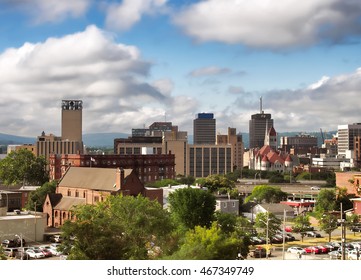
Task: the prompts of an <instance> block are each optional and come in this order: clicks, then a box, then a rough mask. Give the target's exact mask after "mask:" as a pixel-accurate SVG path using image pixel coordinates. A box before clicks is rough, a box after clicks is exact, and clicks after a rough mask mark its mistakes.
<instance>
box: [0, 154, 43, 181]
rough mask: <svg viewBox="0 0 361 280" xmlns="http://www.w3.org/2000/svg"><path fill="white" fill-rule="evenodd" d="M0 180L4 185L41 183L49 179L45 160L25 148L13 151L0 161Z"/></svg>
mask: <svg viewBox="0 0 361 280" xmlns="http://www.w3.org/2000/svg"><path fill="white" fill-rule="evenodd" d="M0 180H1V181H2V182H3V183H4V184H5V185H18V184H23V185H42V184H44V183H45V182H47V181H49V175H48V172H47V171H46V160H45V158H44V157H36V156H34V154H33V153H32V152H30V151H28V150H26V149H20V150H18V151H13V152H11V153H10V154H8V155H7V157H6V158H4V159H3V160H1V161H0Z"/></svg>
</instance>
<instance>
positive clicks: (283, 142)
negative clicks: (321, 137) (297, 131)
mask: <svg viewBox="0 0 361 280" xmlns="http://www.w3.org/2000/svg"><path fill="white" fill-rule="evenodd" d="M317 145H318V143H317V137H315V136H311V135H307V134H301V135H296V136H282V137H280V150H282V151H285V152H288V153H289V152H290V150H291V149H294V151H295V153H297V150H305V149H306V150H307V149H310V148H314V147H317Z"/></svg>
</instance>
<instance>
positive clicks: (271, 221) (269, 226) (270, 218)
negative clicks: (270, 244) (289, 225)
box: [255, 212, 282, 239]
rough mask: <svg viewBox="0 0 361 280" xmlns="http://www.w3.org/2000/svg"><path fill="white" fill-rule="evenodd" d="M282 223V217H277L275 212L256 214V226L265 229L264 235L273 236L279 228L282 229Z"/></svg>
mask: <svg viewBox="0 0 361 280" xmlns="http://www.w3.org/2000/svg"><path fill="white" fill-rule="evenodd" d="M281 224H282V221H281V219H279V218H277V217H276V216H275V215H274V214H273V213H270V212H266V213H258V214H257V216H256V221H255V227H256V228H260V229H263V235H264V236H266V237H267V230H268V238H270V239H271V238H272V237H273V236H275V235H276V232H277V230H279V229H280V227H281Z"/></svg>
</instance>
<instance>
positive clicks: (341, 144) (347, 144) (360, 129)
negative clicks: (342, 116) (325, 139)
mask: <svg viewBox="0 0 361 280" xmlns="http://www.w3.org/2000/svg"><path fill="white" fill-rule="evenodd" d="M337 133H338V155H339V156H341V157H346V154H347V152H348V151H351V150H353V149H354V137H357V136H361V123H354V124H345V125H339V126H338V131H337Z"/></svg>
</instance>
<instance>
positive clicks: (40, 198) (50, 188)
mask: <svg viewBox="0 0 361 280" xmlns="http://www.w3.org/2000/svg"><path fill="white" fill-rule="evenodd" d="M56 185H57V182H56V181H52V182H46V183H45V184H43V185H42V186H41V187H40V188H38V189H37V190H35V191H33V192H31V193H30V194H29V199H28V202H27V203H26V205H25V207H26V208H27V209H30V210H35V205H36V211H40V212H42V211H43V205H44V202H45V199H46V196H47V195H48V194H51V193H55V190H56Z"/></svg>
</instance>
